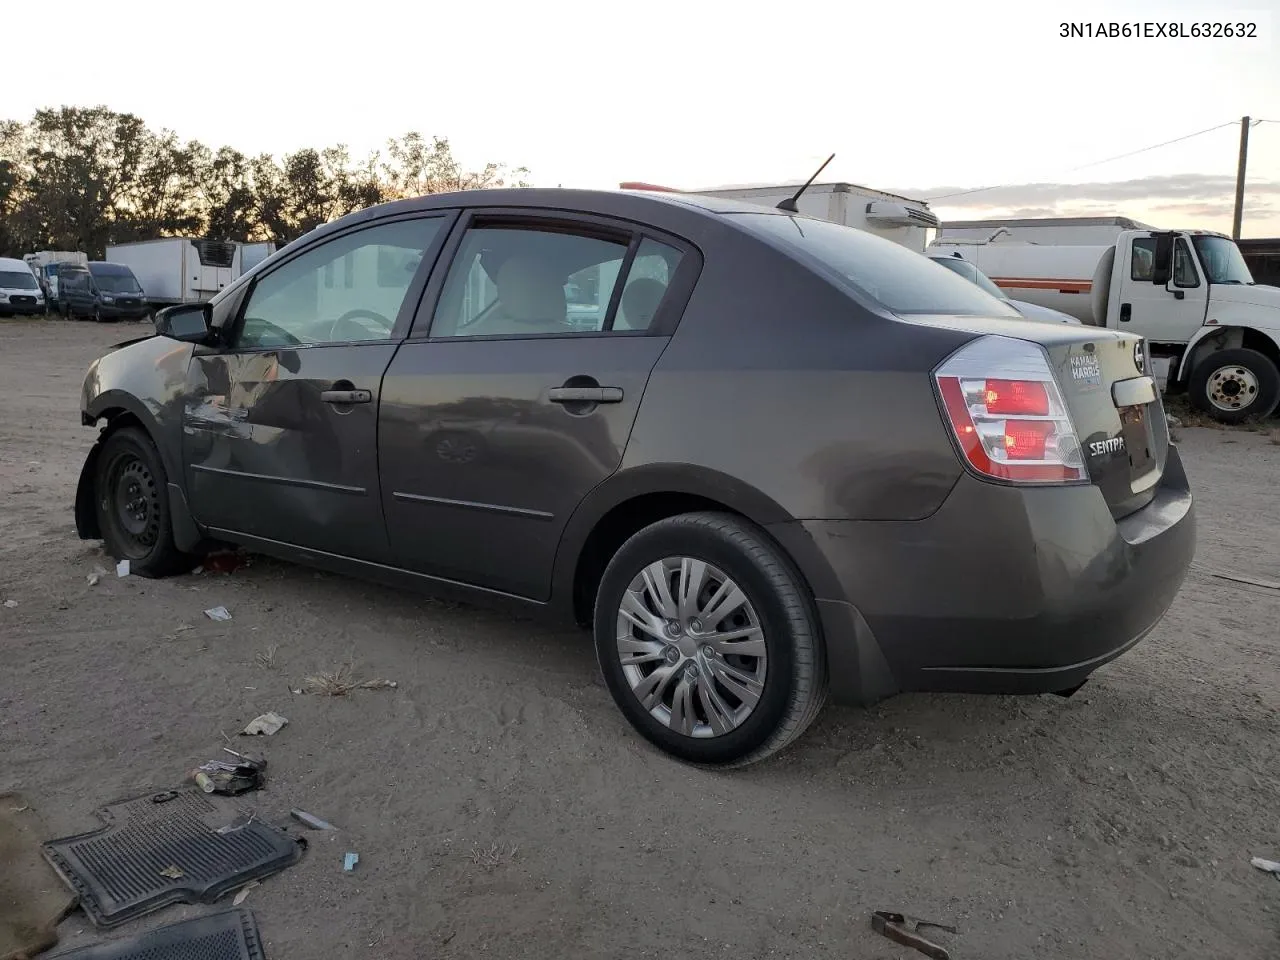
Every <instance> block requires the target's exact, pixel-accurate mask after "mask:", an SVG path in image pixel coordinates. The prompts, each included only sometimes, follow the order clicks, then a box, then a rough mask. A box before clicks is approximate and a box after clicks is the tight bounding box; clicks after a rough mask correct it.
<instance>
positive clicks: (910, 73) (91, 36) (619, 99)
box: [0, 0, 1280, 237]
mask: <svg viewBox="0 0 1280 960" xmlns="http://www.w3.org/2000/svg"><path fill="white" fill-rule="evenodd" d="M1064 6H1067V5H1066V4H1041V3H1029V2H1026V0H1011V2H1006V0H966V2H955V0H951V2H933V0H920V2H912V3H876V4H867V5H853V4H847V3H841V4H836V3H820V2H814V0H789V2H787V3H785V4H783V3H778V4H764V3H757V4H755V5H751V4H744V3H741V2H739V3H733V4H730V3H726V2H722V0H699V2H694V0H680V2H672V0H645V2H643V3H635V4H630V3H628V4H610V3H605V2H601V0H593V2H588V0H541V2H540V3H537V4H533V3H528V2H520V3H515V2H508V0H488V2H486V3H484V4H476V5H473V6H467V5H463V4H456V3H455V4H448V5H444V4H436V3H431V2H429V0H417V2H405V0H382V2H371V3H366V4H351V3H346V4H342V5H338V4H324V3H316V2H314V0H310V2H300V0H256V2H252V3H250V2H244V0H223V2H221V3H219V4H214V5H209V4H179V3H174V2H172V0H114V2H113V3H112V4H110V16H109V17H104V13H103V7H102V5H101V3H100V0H61V2H60V3H59V4H58V11H59V13H58V18H57V19H58V54H57V56H56V58H55V60H54V61H52V62H51V61H50V59H49V53H48V48H47V46H46V45H44V44H42V43H32V44H19V43H12V42H11V43H9V44H6V48H5V61H6V63H5V66H6V70H5V74H6V76H7V77H8V78H9V80H8V82H6V83H5V84H3V85H2V86H0V118H9V119H28V118H29V117H30V116H31V114H32V113H33V112H34V111H35V110H36V109H38V108H40V107H56V106H60V105H62V104H74V105H79V106H90V105H97V104H104V105H106V106H108V107H111V108H112V109H114V110H120V111H130V112H133V113H136V114H138V115H139V116H141V117H142V118H143V119H144V120H145V121H146V122H147V123H148V125H150V126H151V127H153V128H162V127H164V128H169V129H172V130H175V131H176V132H177V133H178V134H179V136H181V137H183V138H194V139H198V140H201V141H203V142H205V143H207V144H210V145H214V146H219V145H224V144H225V145H230V146H234V147H236V148H238V149H240V150H241V151H244V152H246V153H259V152H270V153H277V154H279V153H285V152H288V151H291V150H295V149H298V148H300V147H304V146H325V145H329V144H333V143H344V144H346V145H347V146H348V147H349V148H350V149H351V152H352V154H353V156H361V155H363V154H365V153H366V152H369V151H372V150H375V149H379V148H381V147H382V146H383V145H384V144H385V141H386V139H387V138H388V137H391V136H399V135H402V134H404V133H405V132H407V131H409V130H417V131H419V132H421V133H423V134H425V135H428V136H431V135H436V136H444V137H448V138H449V140H450V142H451V144H452V145H453V149H454V153H455V155H456V156H458V157H459V158H460V159H461V160H462V161H463V162H464V163H466V164H467V165H469V166H472V167H477V168H478V167H481V166H483V165H484V164H485V163H486V162H489V161H495V162H500V163H506V164H509V165H511V166H525V167H528V168H529V170H530V174H531V176H530V179H531V180H532V182H533V183H534V184H535V185H537V186H556V185H564V186H575V187H596V188H614V187H616V186H617V185H618V183H619V182H622V181H626V180H643V181H648V182H651V183H660V184H666V185H669V186H673V187H678V188H683V189H698V188H710V187H715V186H725V185H738V184H765V183H787V182H796V181H803V180H805V179H806V178H807V177H808V175H809V174H810V173H811V172H812V171H813V170H814V169H815V168H816V167H817V166H818V164H819V163H821V162H822V160H823V159H825V158H826V156H827V155H828V154H830V153H835V154H836V158H835V160H834V161H833V162H832V163H831V165H830V166H829V167H828V168H827V170H826V171H824V173H823V176H822V179H823V180H825V181H832V180H847V181H851V182H854V183H859V184H862V185H865V186H869V187H874V188H876V189H880V190H889V191H891V192H894V193H902V194H905V195H908V196H911V197H915V198H919V199H927V200H930V201H931V206H932V207H933V209H934V210H935V211H936V212H937V213H938V214H939V216H941V217H942V218H943V219H944V220H946V219H962V218H963V219H967V218H975V217H983V216H1009V215H1014V214H1018V215H1032V216H1049V215H1079V214H1101V215H1110V214H1115V215H1126V216H1131V217H1134V218H1136V219H1139V220H1144V221H1146V222H1149V223H1154V224H1156V225H1158V226H1165V227H1174V228H1176V227H1202V228H1211V229H1222V230H1229V229H1230V225H1231V207H1232V201H1233V196H1234V189H1235V172H1236V158H1237V150H1238V144H1239V120H1240V118H1241V117H1242V116H1244V115H1248V116H1251V117H1254V118H1259V119H1265V120H1269V121H1276V122H1267V123H1261V124H1258V125H1257V126H1254V127H1253V128H1252V129H1251V131H1250V150H1249V164H1248V189H1247V190H1246V203H1245V219H1244V229H1243V231H1242V233H1243V236H1246V237H1249V236H1280V41H1278V40H1277V31H1278V30H1280V0H1240V2H1233V0H1227V2H1225V3H1224V2H1223V0H1218V2H1217V3H1215V4H1208V3H1205V2H1203V0H1198V2H1195V3H1190V2H1184V0H1164V2H1159V3H1156V2H1146V0H1118V2H1111V3H1107V4H1105V5H1096V4H1092V3H1089V2H1085V3H1080V4H1075V3H1073V4H1071V5H1070V11H1071V12H1070V13H1064V12H1062V10H1061V8H1062V7H1064ZM1214 9H1216V10H1217V11H1218V12H1216V13H1212V14H1210V13H1208V12H1207V11H1209V10H1214ZM1063 21H1070V22H1085V21H1092V22H1095V23H1096V22H1098V21H1104V22H1111V21H1116V22H1131V23H1132V22H1139V23H1141V22H1162V23H1168V22H1173V21H1180V22H1183V23H1185V24H1187V25H1188V29H1189V26H1190V24H1191V23H1197V22H1204V21H1222V22H1232V23H1235V22H1253V23H1256V24H1257V33H1258V36H1257V38H1255V39H1246V40H1230V39H1195V38H1188V39H1171V38H1156V37H1151V38H1146V37H1138V38H1133V39H1123V38H1117V39H1096V38H1095V39H1088V38H1085V39H1081V38H1063V37H1061V36H1059V31H1060V29H1061V24H1062V22H1063ZM25 22H26V23H27V24H29V25H30V28H31V29H33V30H35V29H39V20H38V19H37V20H31V19H29V18H28V19H26V20H25ZM53 64H56V68H54V69H51V65H53ZM19 77H21V78H26V79H25V80H24V81H23V82H21V83H18V82H14V78H19ZM1232 122H1234V123H1235V125H1234V126H1227V127H1224V128H1222V129H1218V130H1214V131H1212V132H1210V133H1205V134H1203V135H1201V136H1196V137H1192V138H1190V139H1188V140H1185V141H1182V142H1180V143H1176V144H1172V145H1170V146H1166V147H1162V148H1160V149H1156V150H1150V151H1146V152H1143V153H1140V154H1138V155H1136V156H1132V157H1127V158H1124V159H1120V160H1115V161H1113V162H1107V163H1098V162H1097V161H1101V160H1107V159H1108V158H1112V157H1116V156H1118V155H1120V154H1126V153H1129V152H1132V151H1137V150H1140V149H1142V148H1145V147H1148V146H1151V145H1153V144H1158V143H1162V142H1164V141H1168V140H1173V139H1175V138H1179V137H1183V136H1186V135H1188V134H1192V133H1196V132H1197V131H1201V130H1205V129H1207V128H1211V127H1215V126H1218V125H1219V124H1230V123H1232ZM981 187H999V188H1000V189H997V190H987V191H983V192H978V193H970V194H968V195H966V196H963V197H957V198H952V199H944V200H934V199H933V198H936V197H941V196H944V195H947V194H954V193H960V192H964V191H969V190H974V189H976V188H981Z"/></svg>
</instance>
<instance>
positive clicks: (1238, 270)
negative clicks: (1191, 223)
mask: <svg viewBox="0 0 1280 960" xmlns="http://www.w3.org/2000/svg"><path fill="white" fill-rule="evenodd" d="M1191 242H1192V243H1193V244H1195V247H1196V253H1197V254H1199V255H1200V264H1201V265H1202V266H1203V267H1204V272H1205V274H1206V275H1207V276H1208V278H1209V282H1210V283H1247V284H1249V285H1252V284H1253V274H1251V273H1250V272H1249V265H1248V264H1246V263H1245V262H1244V256H1243V255H1242V254H1241V253H1240V248H1239V247H1237V246H1236V245H1235V242H1234V241H1231V240H1228V239H1227V238H1226V237H1210V236H1207V235H1203V234H1202V235H1201V236H1197V237H1192V238H1191Z"/></svg>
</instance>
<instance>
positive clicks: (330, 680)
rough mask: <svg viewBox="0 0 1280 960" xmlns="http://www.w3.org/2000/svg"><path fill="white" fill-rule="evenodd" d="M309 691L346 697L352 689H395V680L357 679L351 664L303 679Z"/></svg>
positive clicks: (304, 685)
mask: <svg viewBox="0 0 1280 960" xmlns="http://www.w3.org/2000/svg"><path fill="white" fill-rule="evenodd" d="M303 687H304V689H305V690H306V692H307V693H316V694H320V695H321V696H326V697H345V696H346V695H347V694H348V693H350V692H351V691H352V690H394V689H395V688H396V682H395V681H394V680H382V679H376V680H356V679H354V678H353V677H352V674H351V665H350V664H347V665H345V666H342V667H339V668H338V669H337V670H334V671H333V672H331V673H317V674H315V675H314V676H310V677H307V678H306V679H305V680H303Z"/></svg>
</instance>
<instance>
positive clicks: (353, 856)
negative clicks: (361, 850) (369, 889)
mask: <svg viewBox="0 0 1280 960" xmlns="http://www.w3.org/2000/svg"><path fill="white" fill-rule="evenodd" d="M359 862H360V854H358V853H348V854H347V855H346V856H345V857H343V858H342V869H343V870H344V871H346V872H347V873H350V872H351V871H352V870H354V869H355V868H356V864H357V863H359Z"/></svg>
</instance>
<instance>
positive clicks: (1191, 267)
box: [1173, 239, 1200, 287]
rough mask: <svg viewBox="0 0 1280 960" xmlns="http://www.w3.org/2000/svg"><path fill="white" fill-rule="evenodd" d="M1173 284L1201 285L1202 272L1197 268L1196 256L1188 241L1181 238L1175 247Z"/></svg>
mask: <svg viewBox="0 0 1280 960" xmlns="http://www.w3.org/2000/svg"><path fill="white" fill-rule="evenodd" d="M1173 285H1174V286H1175V287H1198V286H1200V274H1199V272H1198V271H1197V270H1196V261H1195V258H1194V257H1192V256H1191V248H1190V247H1188V246H1187V241H1185V240H1182V239H1179V240H1178V243H1177V245H1176V246H1175V247H1174V248H1173Z"/></svg>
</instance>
